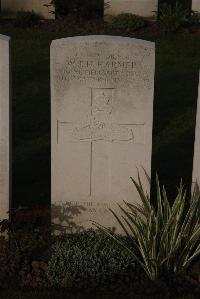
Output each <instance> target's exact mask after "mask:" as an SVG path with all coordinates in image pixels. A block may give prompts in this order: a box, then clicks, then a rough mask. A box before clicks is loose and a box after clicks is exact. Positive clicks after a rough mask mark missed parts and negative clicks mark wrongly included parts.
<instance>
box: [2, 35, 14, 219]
mask: <svg viewBox="0 0 200 299" xmlns="http://www.w3.org/2000/svg"><path fill="white" fill-rule="evenodd" d="M10 96H11V95H10V38H9V37H7V36H4V35H0V219H5V218H8V213H7V212H8V211H9V207H10V194H11V192H10V188H11V186H10Z"/></svg>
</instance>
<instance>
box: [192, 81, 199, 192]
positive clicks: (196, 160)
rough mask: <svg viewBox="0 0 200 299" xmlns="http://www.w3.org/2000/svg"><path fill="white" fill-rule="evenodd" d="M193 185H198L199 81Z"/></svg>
mask: <svg viewBox="0 0 200 299" xmlns="http://www.w3.org/2000/svg"><path fill="white" fill-rule="evenodd" d="M192 177H193V187H194V185H195V183H198V186H199V187H200V81H199V96H198V102H197V116H196V134H195V145H194V162H193V176H192Z"/></svg>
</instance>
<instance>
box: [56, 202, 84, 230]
mask: <svg viewBox="0 0 200 299" xmlns="http://www.w3.org/2000/svg"><path fill="white" fill-rule="evenodd" d="M85 210H86V209H85V208H84V207H83V206H81V205H77V206H74V205H71V203H69V202H66V203H61V204H59V203H57V204H53V205H52V231H53V233H54V234H56V235H60V234H65V233H79V232H81V231H83V229H84V227H83V226H82V225H79V224H78V223H77V222H76V221H75V218H76V217H77V216H80V215H81V214H82V213H83V212H84V211H85Z"/></svg>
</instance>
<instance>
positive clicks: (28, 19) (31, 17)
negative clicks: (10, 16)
mask: <svg viewBox="0 0 200 299" xmlns="http://www.w3.org/2000/svg"><path fill="white" fill-rule="evenodd" d="M40 19H41V17H40V15H39V14H37V13H35V12H34V11H33V10H32V11H23V10H21V11H18V12H17V15H16V19H15V26H17V27H22V28H26V27H33V26H35V25H37V24H38V23H39V21H40Z"/></svg>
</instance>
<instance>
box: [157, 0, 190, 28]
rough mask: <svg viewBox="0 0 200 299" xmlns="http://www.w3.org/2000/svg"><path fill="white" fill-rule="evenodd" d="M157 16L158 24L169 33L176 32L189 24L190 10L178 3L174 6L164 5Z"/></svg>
mask: <svg viewBox="0 0 200 299" xmlns="http://www.w3.org/2000/svg"><path fill="white" fill-rule="evenodd" d="M156 14H157V21H158V24H159V25H160V26H161V27H162V28H164V30H165V31H167V32H175V31H177V30H178V29H179V28H181V27H182V26H183V25H185V24H187V23H188V21H189V18H190V10H188V9H186V8H184V7H183V6H182V5H181V4H179V3H178V2H176V3H175V4H174V5H172V4H168V3H163V4H162V5H160V7H159V10H158V12H157V13H156Z"/></svg>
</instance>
